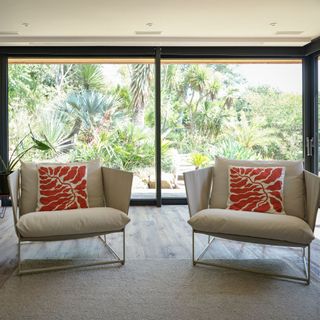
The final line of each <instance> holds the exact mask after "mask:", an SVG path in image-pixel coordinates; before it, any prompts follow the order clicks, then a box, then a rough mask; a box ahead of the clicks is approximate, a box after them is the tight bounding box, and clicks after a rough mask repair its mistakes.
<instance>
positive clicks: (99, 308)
mask: <svg viewBox="0 0 320 320" xmlns="http://www.w3.org/2000/svg"><path fill="white" fill-rule="evenodd" d="M269 264H272V263H271V262H270V263H269ZM269 267H270V266H269ZM269 267H268V268H269ZM276 269H277V268H276ZM319 301H320V281H319V278H318V277H314V279H313V280H312V283H311V285H310V286H305V285H303V284H297V283H291V282H287V281H281V280H274V279H270V278H265V277H262V276H256V275H254V274H251V273H245V272H237V271H232V270H226V269H221V268H210V267H198V266H197V267H193V266H192V265H191V263H190V261H189V260H170V259H167V260H139V261H138V260H136V261H134V260H131V261H128V262H127V264H126V265H125V266H123V267H116V266H113V267H111V266H110V267H103V268H102V267H99V268H91V269H82V270H81V269H75V270H69V271H59V272H51V273H45V274H35V275H27V276H23V277H19V276H16V275H13V276H11V278H10V279H9V280H8V281H7V282H6V283H5V285H4V286H3V287H2V288H1V289H0V319H1V320H7V319H10V320H19V319H24V320H29V319H30V320H31V319H32V320H37V319H41V320H42V319H43V320H45V319H48V320H51V319H68V320H72V319H77V320H82V319H90V320H91V319H92V320H93V319H108V320H117V319H121V320H122V319H130V320H135V319H137V320H138V319H139V320H143V319H166V320H169V319H175V320H177V319H183V320H189V319H190V320H191V319H219V320H220V319H221V320H222V319H228V320H232V319H237V320H238V319H258V320H262V319H281V320H284V319H290V320H291V319H297V320H298V319H299V320H301V319H305V320H307V319H320V303H319Z"/></svg>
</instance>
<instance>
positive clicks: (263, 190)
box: [227, 166, 285, 214]
mask: <svg viewBox="0 0 320 320" xmlns="http://www.w3.org/2000/svg"><path fill="white" fill-rule="evenodd" d="M284 172H285V168H283V167H261V168H250V167H235V166H230V167H229V198H228V203H227V206H228V209H232V210H242V211H255V212H269V213H283V214H284V213H285V212H284V206H283V179H284Z"/></svg>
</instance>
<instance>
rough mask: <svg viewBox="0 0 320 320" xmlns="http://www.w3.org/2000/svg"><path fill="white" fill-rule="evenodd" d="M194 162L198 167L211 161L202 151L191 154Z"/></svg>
mask: <svg viewBox="0 0 320 320" xmlns="http://www.w3.org/2000/svg"><path fill="white" fill-rule="evenodd" d="M191 161H192V164H193V165H194V166H195V167H196V169H199V168H202V167H203V166H205V165H206V164H207V163H208V162H209V158H208V157H207V156H205V155H204V154H201V153H193V154H191Z"/></svg>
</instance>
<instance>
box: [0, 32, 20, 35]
mask: <svg viewBox="0 0 320 320" xmlns="http://www.w3.org/2000/svg"><path fill="white" fill-rule="evenodd" d="M17 35H19V33H18V32H17V31H0V36H17Z"/></svg>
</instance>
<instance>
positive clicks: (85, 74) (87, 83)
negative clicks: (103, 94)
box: [75, 64, 105, 91]
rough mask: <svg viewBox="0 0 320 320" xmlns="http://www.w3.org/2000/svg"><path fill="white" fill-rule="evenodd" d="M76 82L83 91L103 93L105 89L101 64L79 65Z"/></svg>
mask: <svg viewBox="0 0 320 320" xmlns="http://www.w3.org/2000/svg"><path fill="white" fill-rule="evenodd" d="M75 82H76V83H77V85H78V86H80V88H81V89H84V90H95V91H101V90H102V89H104V87H105V82H104V76H103V72H102V66H101V65H100V64H79V65H77V69H76V73H75Z"/></svg>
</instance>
